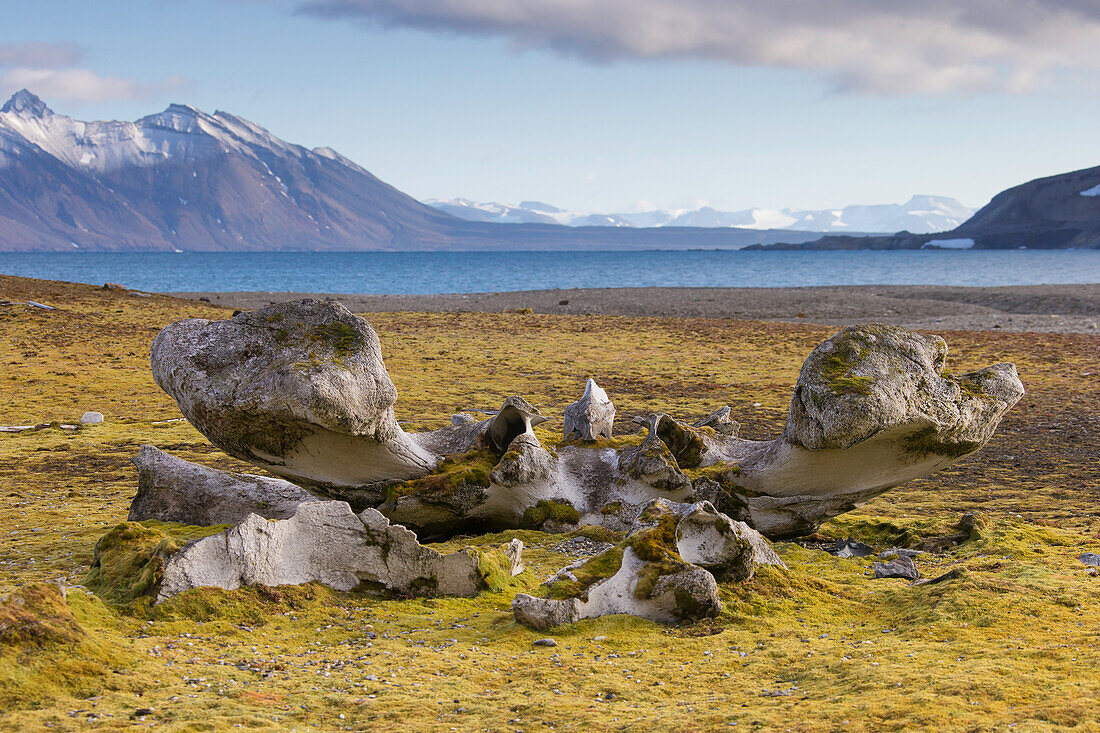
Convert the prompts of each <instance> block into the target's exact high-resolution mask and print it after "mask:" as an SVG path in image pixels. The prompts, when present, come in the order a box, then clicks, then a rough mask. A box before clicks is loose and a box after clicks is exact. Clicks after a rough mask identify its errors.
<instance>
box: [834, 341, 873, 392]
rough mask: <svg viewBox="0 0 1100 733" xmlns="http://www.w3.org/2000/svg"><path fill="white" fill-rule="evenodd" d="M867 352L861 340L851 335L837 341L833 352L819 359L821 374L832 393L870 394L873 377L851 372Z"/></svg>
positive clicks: (865, 356) (868, 351)
mask: <svg viewBox="0 0 1100 733" xmlns="http://www.w3.org/2000/svg"><path fill="white" fill-rule="evenodd" d="M869 353H870V350H869V349H868V348H867V346H866V345H865V344H863V343H862V340H860V339H858V338H856V337H854V336H853V337H852V338H850V339H849V340H847V341H841V342H839V343H837V344H836V348H835V350H834V351H833V353H831V354H829V355H828V356H826V357H825V358H824V359H822V360H821V375H822V376H823V377H824V378H825V382H826V383H827V384H828V386H829V389H831V390H832V391H833V393H834V394H837V395H842V394H864V395H865V394H870V392H871V385H872V384H874V381H875V380H874V378H873V377H868V376H859V375H854V374H852V373H851V371H852V370H853V369H854V368H855V367H857V366H859V364H860V363H861V362H862V361H863V360H864V359H866V358H867V355H868V354H869Z"/></svg>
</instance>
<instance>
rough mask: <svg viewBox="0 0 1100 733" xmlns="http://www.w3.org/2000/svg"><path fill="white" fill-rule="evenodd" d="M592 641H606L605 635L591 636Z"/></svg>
mask: <svg viewBox="0 0 1100 733" xmlns="http://www.w3.org/2000/svg"><path fill="white" fill-rule="evenodd" d="M592 641H607V637H606V636H602V635H601V636H593V637H592Z"/></svg>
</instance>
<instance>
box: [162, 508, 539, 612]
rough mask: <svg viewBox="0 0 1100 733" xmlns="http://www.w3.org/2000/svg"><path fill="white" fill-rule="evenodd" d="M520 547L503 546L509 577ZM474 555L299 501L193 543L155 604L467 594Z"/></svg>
mask: <svg viewBox="0 0 1100 733" xmlns="http://www.w3.org/2000/svg"><path fill="white" fill-rule="evenodd" d="M521 555H522V545H520V546H514V545H509V546H506V554H505V553H501V556H502V557H506V558H507V562H508V564H509V572H510V573H511V572H513V571H514V570H515V568H517V567H521V566H522V559H521ZM479 568H480V563H479V555H478V551H476V550H472V549H467V550H462V551H459V552H454V553H451V554H449V555H442V554H440V553H439V552H436V551H435V550H433V549H431V548H427V547H423V546H422V545H420V543H419V542H417V540H416V535H414V534H413V533H412V532H410V531H409V530H407V529H405V528H404V527H401V526H399V525H391V524H390V523H389V521H388V520H387V519H386V518H385V517H384V516H382V515H381V514H379V513H378V512H377V511H375V510H373V509H367V510H365V511H363V512H361V513H360V514H358V515H356V514H354V513H353V512H352V511H351V507H350V506H348V505H347V503H345V502H342V501H318V502H309V503H306V504H302V505H301V506H300V507H298V510H297V512H295V514H294V516H292V517H291V518H290V519H284V520H277V521H269V520H267V519H264V518H263V517H261V516H259V515H256V514H252V515H249V516H248V518H246V519H245V520H244V521H243V522H241V523H240V524H239V525H237V526H236V527H234V528H232V529H230V530H228V531H226V532H223V533H221V534H219V535H214V536H212V537H206V538H203V539H200V540H197V541H195V542H193V543H191V544H190V545H188V546H186V547H185V548H183V549H182V550H180V551H179V552H177V553H176V554H174V555H172V556H170V557H169V558H168V559H167V560H166V561H165V564H164V576H163V579H162V580H161V583H160V590H159V592H158V594H157V600H158V602H159V601H162V600H164V599H166V598H169V597H171V596H173V595H175V594H177V593H180V592H182V591H185V590H188V589H190V588H196V587H200V586H214V587H218V588H225V589H227V590H232V589H234V588H239V587H241V586H242V585H255V584H260V585H269V586H276V585H296V584H299V583H308V582H311V581H318V582H320V583H323V584H324V585H327V586H329V587H330V588H334V589H336V590H343V591H349V590H355V589H360V590H374V591H386V592H391V593H397V594H400V595H417V596H424V595H427V596H431V595H459V596H471V595H474V594H476V593H477V592H478V591H479V590H480V589H482V588H483V587H485V581H484V579H483V578H482V575H481V572H480V570H479Z"/></svg>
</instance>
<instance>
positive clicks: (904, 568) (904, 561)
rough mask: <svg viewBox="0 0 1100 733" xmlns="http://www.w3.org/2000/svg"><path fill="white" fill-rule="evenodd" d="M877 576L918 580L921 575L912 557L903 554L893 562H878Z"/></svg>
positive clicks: (876, 567)
mask: <svg viewBox="0 0 1100 733" xmlns="http://www.w3.org/2000/svg"><path fill="white" fill-rule="evenodd" d="M875 577H876V578H904V579H905V580H916V579H917V578H919V577H920V571H919V570H917V564H916V563H915V562H913V559H912V558H909V557H905V556H902V557H899V558H898V559H897V560H894V561H893V562H887V563H882V562H876V563H875Z"/></svg>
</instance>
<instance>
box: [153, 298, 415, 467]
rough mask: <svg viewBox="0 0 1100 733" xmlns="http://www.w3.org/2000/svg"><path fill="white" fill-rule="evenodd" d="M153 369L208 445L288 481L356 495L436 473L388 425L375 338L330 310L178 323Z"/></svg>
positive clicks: (299, 306) (328, 304)
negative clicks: (363, 488)
mask: <svg viewBox="0 0 1100 733" xmlns="http://www.w3.org/2000/svg"><path fill="white" fill-rule="evenodd" d="M151 363H152V368H153V378H154V379H155V380H156V382H157V384H158V385H160V387H161V388H162V389H163V390H164V391H165V392H167V393H168V394H170V395H171V396H172V397H174V398H175V400H176V402H177V404H178V405H179V407H180V410H181V411H182V412H183V414H184V416H185V417H187V419H188V420H190V421H191V423H192V424H193V425H194V426H195V427H196V428H198V429H199V430H200V431H201V432H202V433H203V434H204V435H206V437H208V438H209V439H210V440H211V442H213V443H214V444H215V445H217V446H218V447H220V448H222V449H223V450H225V451H226V452H227V453H229V454H230V455H233V456H236V457H237V458H241V459H243V460H247V461H251V462H253V463H256V464H258V465H260V466H263V467H264V468H267V469H268V470H270V471H272V472H274V473H277V474H279V475H281V476H286V477H287V478H289V479H291V480H293V481H295V482H305V483H320V484H329V485H336V486H358V485H362V484H369V483H372V482H376V481H383V480H392V479H404V478H412V477H415V476H418V475H422V474H424V473H427V471H429V470H430V469H431V467H432V466H434V465H435V463H436V462H437V457H436V456H435V455H433V454H432V453H431V452H430V451H428V450H425V449H424V448H422V447H420V446H419V445H418V444H417V443H415V442H414V441H412V440H410V439H409V437H408V436H407V435H406V434H405V433H404V431H402V429H401V427H400V426H399V425H398V424H397V420H396V419H395V418H394V415H393V404H394V402H395V401H396V400H397V390H396V388H394V386H393V383H392V382H391V381H390V378H389V375H388V374H387V373H386V368H385V365H384V364H383V363H382V353H381V348H380V346H379V342H378V335H377V334H376V333H375V332H374V329H373V328H371V326H370V324H369V323H367V322H366V321H365V320H364V319H362V318H360V317H358V316H356V315H353V314H352V313H350V312H349V311H348V310H347V309H346V308H344V306H342V305H340V304H339V303H336V302H334V301H322V300H308V299H307V300H301V301H296V302H289V303H280V304H277V305H271V306H268V307H266V308H261V309H259V310H257V311H253V312H247V313H239V314H238V315H236V316H234V317H233V318H230V319H228V320H224V321H207V320H202V319H191V320H186V321H178V322H176V323H173V324H171V325H169V326H167V327H166V328H165V329H164V330H162V331H161V332H160V334H158V335H157V337H156V338H155V339H154V341H153V347H152V356H151Z"/></svg>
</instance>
